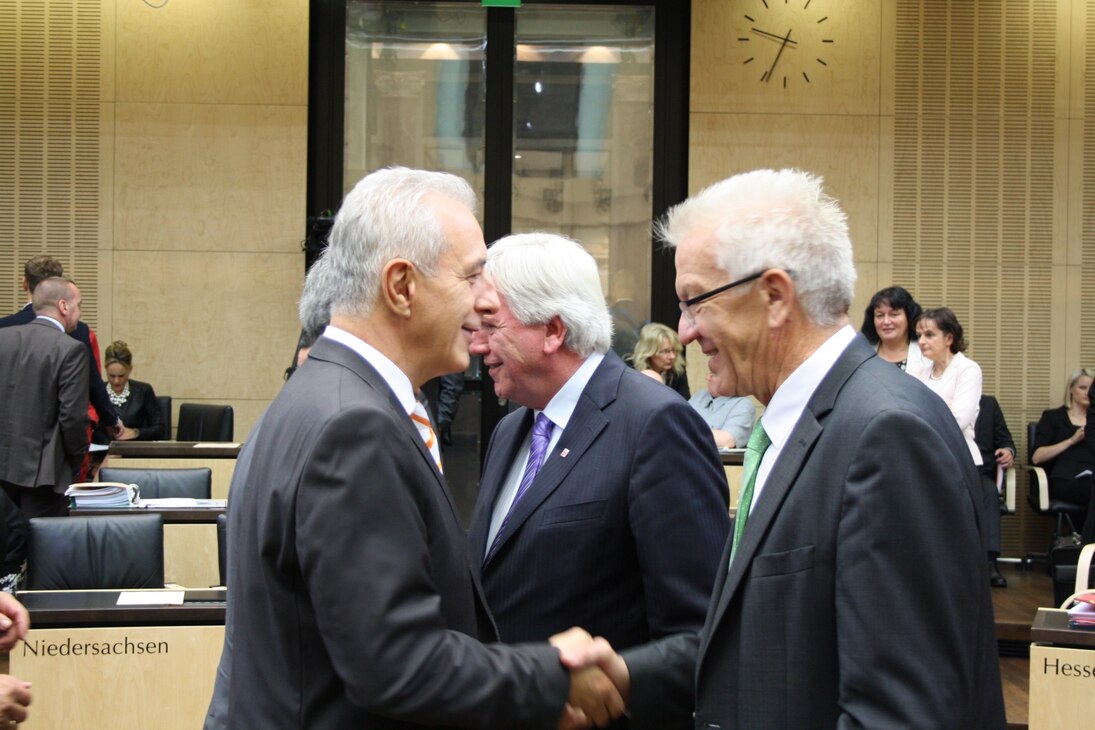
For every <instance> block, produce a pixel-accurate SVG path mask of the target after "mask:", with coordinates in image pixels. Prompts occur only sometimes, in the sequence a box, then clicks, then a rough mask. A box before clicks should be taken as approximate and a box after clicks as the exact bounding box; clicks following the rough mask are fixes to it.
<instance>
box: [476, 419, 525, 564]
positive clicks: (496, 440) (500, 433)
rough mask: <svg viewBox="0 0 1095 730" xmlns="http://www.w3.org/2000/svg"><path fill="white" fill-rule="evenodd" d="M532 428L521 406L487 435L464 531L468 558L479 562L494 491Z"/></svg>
mask: <svg viewBox="0 0 1095 730" xmlns="http://www.w3.org/2000/svg"><path fill="white" fill-rule="evenodd" d="M531 428H532V411H531V410H530V409H528V408H521V409H520V410H517V411H514V412H513V413H511V414H510V415H508V416H506V417H505V419H503V420H502V422H501V423H499V424H498V427H497V428H496V429H495V430H494V434H493V435H492V436H491V443H490V446H489V447H488V448H487V460H486V463H485V464H484V465H483V477H482V479H480V480H479V498H478V499H476V501H475V514H474V516H473V517H472V522H471V524H472V529H471V531H470V532H469V533H468V544H469V545H471V551H472V562H473V563H481V562H482V560H483V555H485V554H486V552H487V533H488V531H489V530H490V521H491V515H492V514H493V513H494V503H495V502H497V501H498V493H499V492H501V491H502V485H503V484H505V481H506V476H507V475H508V474H509V472H510V469H511V468H512V466H513V460H514V458H516V456H517V450H518V449H519V448H520V447H521V444H522V443H523V442H524V440H525V437H526V436H527V435H528V432H529V429H531Z"/></svg>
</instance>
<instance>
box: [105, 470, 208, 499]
mask: <svg viewBox="0 0 1095 730" xmlns="http://www.w3.org/2000/svg"><path fill="white" fill-rule="evenodd" d="M99 481H102V482H121V483H122V484H136V485H137V486H138V487H140V488H141V491H140V495H141V499H161V498H164V497H190V498H191V499H209V497H210V494H211V493H212V491H213V470H212V469H210V468H209V467H201V468H197V469H123V468H120V467H103V468H102V469H100V470H99Z"/></svg>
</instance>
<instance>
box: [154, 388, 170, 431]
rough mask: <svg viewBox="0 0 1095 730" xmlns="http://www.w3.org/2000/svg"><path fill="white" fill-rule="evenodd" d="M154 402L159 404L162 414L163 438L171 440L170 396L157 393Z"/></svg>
mask: <svg viewBox="0 0 1095 730" xmlns="http://www.w3.org/2000/svg"><path fill="white" fill-rule="evenodd" d="M156 403H158V404H159V406H160V413H161V414H163V428H164V439H166V440H168V441H170V440H171V396H169V395H158V396H156Z"/></svg>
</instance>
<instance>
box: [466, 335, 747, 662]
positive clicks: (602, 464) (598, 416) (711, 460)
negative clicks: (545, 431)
mask: <svg viewBox="0 0 1095 730" xmlns="http://www.w3.org/2000/svg"><path fill="white" fill-rule="evenodd" d="M531 427H532V411H531V410H529V409H528V408H520V409H518V410H516V411H514V412H513V413H511V414H509V415H508V416H506V417H505V418H504V419H503V420H502V422H501V423H499V424H498V427H497V428H496V429H495V431H494V434H493V435H492V437H491V443H490V448H489V449H488V451H487V456H486V462H485V464H484V467H483V480H482V484H481V486H480V490H479V499H478V501H477V502H476V506H475V513H474V517H473V519H472V525H471V530H470V533H469V538H470V543H471V553H472V559H473V560H474V561H476V564H477V565H478V564H481V563H482V560H483V555H484V554H485V553H486V541H487V534H488V531H489V528H490V521H491V512H492V511H493V509H494V504H495V502H496V501H497V499H498V493H499V491H500V490H501V488H502V486H503V483H504V482H505V480H506V476H507V474H509V472H510V469H511V467H512V465H513V462H514V459H515V456H516V454H517V452H518V449H519V448H520V446H521V444H522V442H523V441H524V440H525V438H526V436H527V435H528V432H529V429H530V428H531ZM564 453H565V456H564V455H563V454H564ZM728 497H729V492H728V489H727V484H726V474H725V471H724V470H723V467H722V463H721V461H720V459H719V456H718V451H717V450H716V448H715V443H714V440H713V439H712V438H711V431H710V429H708V428H707V426H706V425H705V424H704V422H703V419H701V418H700V417H699V415H697V414H696V412H695V410H694V409H693V408H692V407H691V406H690V405H688V403H687V401H685V400H683V399H682V398H681V397H680V396H679V395H678V394H677V393H675V392H674V391H672V390H670V389H669V388H667V387H665V386H664V385H661V384H660V383H658V382H657V381H655V380H653V379H651V378H649V377H647V376H645V375H642V374H641V373H639V372H637V371H636V370H633V369H632V368H629V367H627V366H626V365H625V364H624V362H623V361H622V360H621V359H620V358H619V356H617V355H616V354H615V353H614V352H609V353H608V354H607V355H606V356H605V359H604V360H603V361H602V362H601V364H600V365H599V366H598V367H597V369H596V371H595V372H594V373H593V376H592V378H590V380H589V383H588V384H587V385H586V387H585V389H584V390H583V392H582V395H581V397H580V399H579V401H578V404H577V406H576V407H575V409H574V413H573V415H572V417H571V419H570V422H569V424H568V425H567V427H566V430H565V431H563V433H562V435H561V436H560V438H559V441H558V443H557V444H556V446H555V448H554V449H553V451H552V452H551V453H550V454H548V455H547V457H546V458H545V460H544V464H543V467H542V468H541V470H540V472H539V473H538V474H537V476H536V480H535V481H534V482H533V483H532V486H531V487H530V488H529V490H528V491H527V492H526V493H525V494H524V495H523V496H522V497H521V499H520V501H519V502H518V503H517V504H516V505H515V506H514V508H513V511H512V512H511V513H510V516H509V518H508V519H507V521H506V524H505V527H504V529H503V530H502V532H501V533H500V538H501V540H502V543H501V547H500V548H499V549H498V551H497V552H496V553H495V554H494V555H493V556H492V557H491V560H490V561H489V562H488V563H486V564H485V565H482V568H481V570H482V581H483V589H484V591H485V592H486V595H487V605H488V606H489V607H490V610H491V613H492V614H493V615H494V618H495V620H496V621H497V622H498V629H499V632H500V634H501V636H502V639H503V641H534V640H544V639H547V638H548V637H549V636H551V635H552V634H554V633H557V632H559V631H564V630H566V629H567V628H569V627H571V626H581V627H583V628H585V629H587V630H588V631H590V632H591V633H592V634H594V635H595V636H604V637H605V638H607V639H608V640H609V642H610V643H611V644H612V645H613V647H616V648H622V647H628V646H634V645H636V644H641V643H645V642H647V641H649V640H650V639H652V638H656V637H661V636H666V635H668V634H672V633H675V632H678V631H692V632H696V631H699V629H700V627H701V626H702V625H703V617H704V614H705V612H706V608H707V603H708V600H709V598H710V595H711V587H712V585H713V584H714V580H715V571H716V569H717V567H718V559H719V555H720V554H721V553H722V547H723V544H724V543H725V542H726V536H727V534H728V532H729V527H730V519H729V517H728V515H727V500H728Z"/></svg>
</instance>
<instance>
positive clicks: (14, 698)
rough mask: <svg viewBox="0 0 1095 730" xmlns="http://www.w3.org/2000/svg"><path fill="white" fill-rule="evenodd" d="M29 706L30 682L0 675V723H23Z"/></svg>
mask: <svg viewBox="0 0 1095 730" xmlns="http://www.w3.org/2000/svg"><path fill="white" fill-rule="evenodd" d="M29 704H30V682H24V681H23V680H21V679H19V678H18V677H13V676H11V675H10V674H0V723H3V724H5V725H6V724H8V723H11V722H17V723H18V722H23V720H26V719H27V706H28V705H29Z"/></svg>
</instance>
